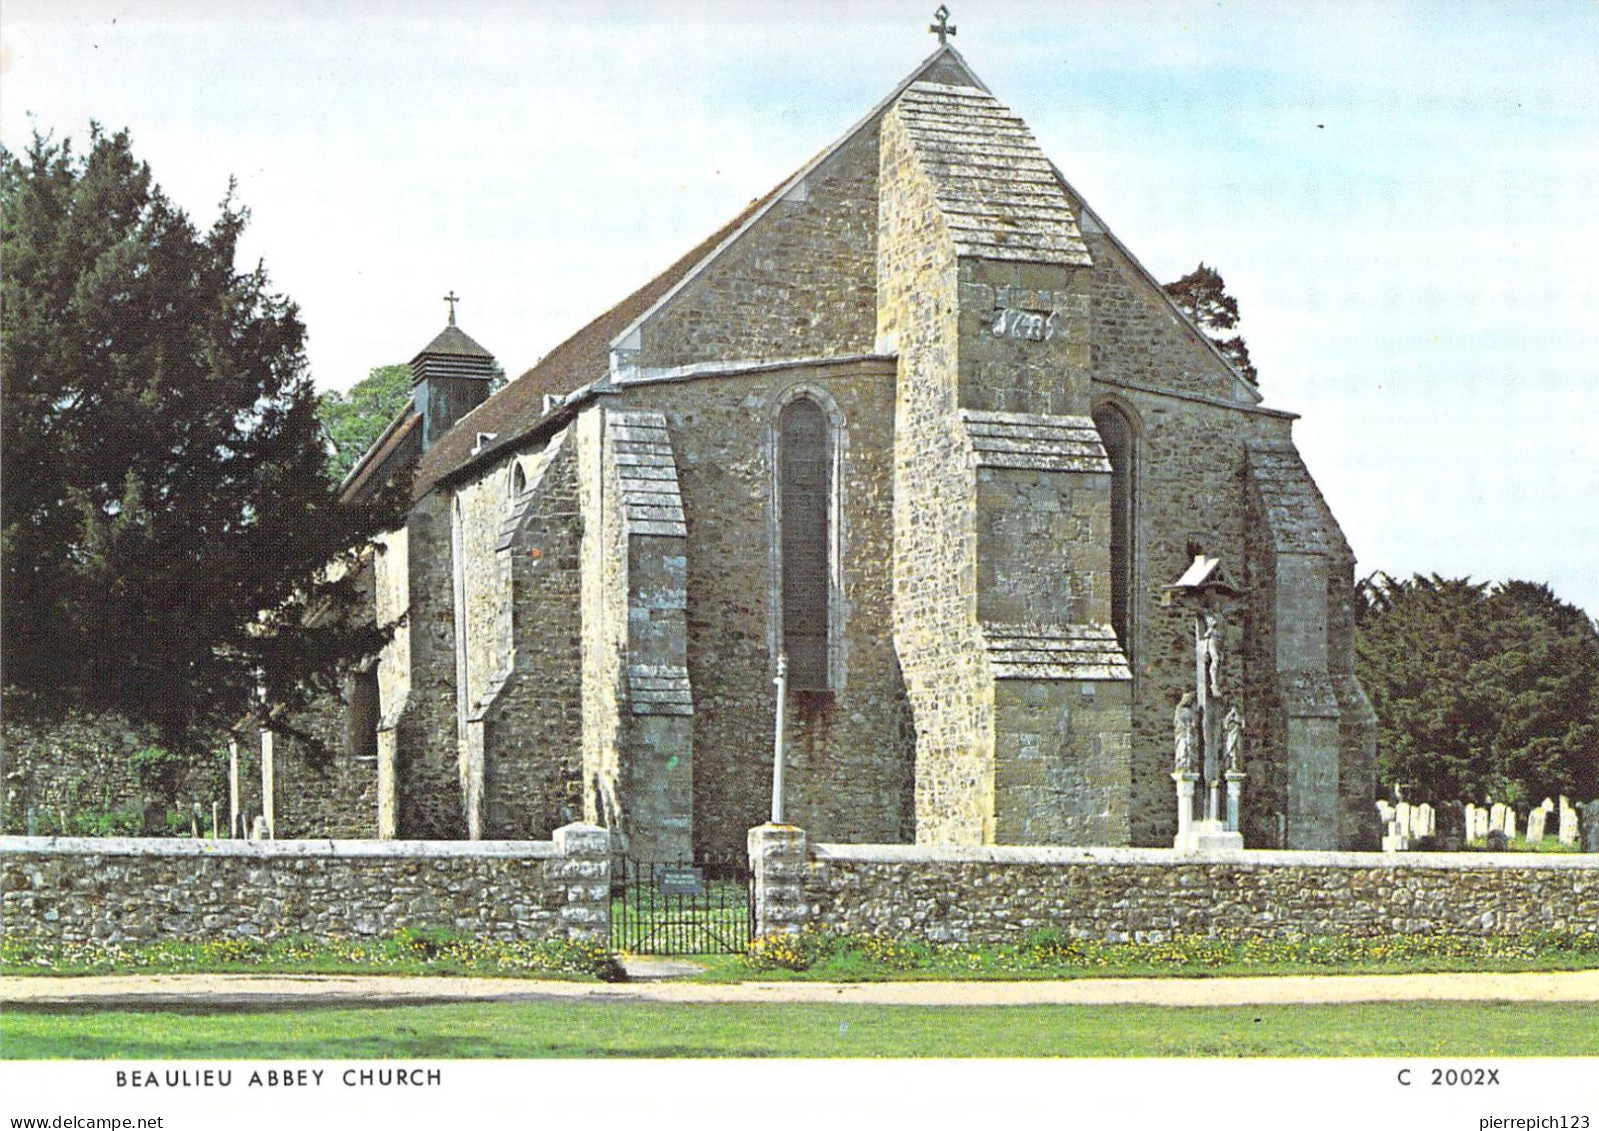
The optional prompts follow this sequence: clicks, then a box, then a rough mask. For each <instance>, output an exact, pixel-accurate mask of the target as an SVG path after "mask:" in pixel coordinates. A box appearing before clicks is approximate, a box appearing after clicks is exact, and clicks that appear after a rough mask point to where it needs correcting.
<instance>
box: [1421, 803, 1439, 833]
mask: <svg viewBox="0 0 1599 1131" xmlns="http://www.w3.org/2000/svg"><path fill="white" fill-rule="evenodd" d="M1421 813H1422V817H1423V818H1424V819H1425V820H1426V822H1427V834H1426V835H1427V836H1434V837H1435V836H1437V835H1438V810H1437V809H1436V808H1435V807H1434V806H1433V805H1432V803H1431V802H1423V803H1422V806H1421Z"/></svg>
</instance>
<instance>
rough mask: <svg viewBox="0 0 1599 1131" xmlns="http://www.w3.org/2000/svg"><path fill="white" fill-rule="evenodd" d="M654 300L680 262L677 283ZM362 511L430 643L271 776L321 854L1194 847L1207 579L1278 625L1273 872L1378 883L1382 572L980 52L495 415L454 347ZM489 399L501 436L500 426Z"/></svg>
mask: <svg viewBox="0 0 1599 1131" xmlns="http://www.w3.org/2000/svg"><path fill="white" fill-rule="evenodd" d="M646 266H647V265H646ZM453 323H454V319H453V316H452V319H451V325H450V326H449V327H448V328H446V329H445V331H444V332H443V333H442V334H440V335H439V336H438V338H437V339H435V340H434V341H433V343H432V344H431V345H429V346H428V347H427V348H426V349H424V350H423V351H422V352H421V353H420V354H418V355H417V357H416V359H415V361H413V362H412V370H413V374H414V379H415V381H416V395H415V398H414V404H413V405H412V406H411V407H409V408H407V409H406V410H405V412H404V413H402V414H401V415H400V416H399V417H398V418H397V419H396V420H395V421H394V422H393V423H392V424H391V425H390V427H389V429H388V431H387V432H386V433H385V434H384V435H383V437H382V438H381V439H380V440H379V441H378V442H377V444H376V445H374V447H373V449H372V450H371V451H370V452H369V453H368V454H367V455H366V457H365V458H364V460H363V462H362V463H361V464H360V465H358V466H357V467H356V469H355V470H354V471H353V472H352V473H351V476H350V478H349V479H348V480H347V481H346V487H345V490H346V495H347V497H356V496H358V495H360V494H361V493H362V492H363V491H368V490H371V489H372V488H373V487H374V486H375V485H376V484H378V483H380V482H382V481H384V480H386V479H390V478H392V477H396V476H400V477H406V476H411V477H414V504H413V507H412V510H411V512H410V516H409V519H408V520H407V522H406V524H405V526H404V527H403V528H402V529H399V530H396V531H394V532H393V533H392V534H390V535H389V536H388V537H387V538H386V539H385V545H384V546H383V548H382V551H381V552H380V553H376V554H374V555H373V556H372V557H371V558H370V564H369V567H368V568H369V571H370V591H371V595H372V601H373V613H374V615H375V616H376V617H377V618H378V620H379V621H380V622H389V621H395V620H397V621H398V622H399V628H398V631H397V633H396V635H395V637H394V639H393V642H392V643H391V644H390V645H389V646H388V648H387V649H386V650H385V651H384V652H383V654H382V655H381V656H380V657H379V658H377V660H376V661H375V662H374V663H373V664H371V665H370V666H369V667H368V668H367V669H366V670H364V671H360V672H356V673H352V675H351V677H350V678H349V680H348V681H347V683H346V694H345V696H344V701H343V702H330V703H329V704H328V707H327V709H326V710H325V711H323V712H320V713H318V715H317V716H316V717H315V718H314V719H312V720H310V722H311V723H312V725H314V726H316V727H318V728H321V729H322V730H323V731H324V732H325V733H326V734H327V736H328V737H330V738H334V737H336V740H337V741H336V742H335V743H334V748H335V750H336V752H337V753H336V755H335V758H334V760H333V763H332V765H331V766H329V767H327V768H325V769H317V768H314V767H313V766H312V765H311V764H310V763H309V761H308V760H307V759H306V758H305V757H303V756H302V754H301V752H299V751H297V750H296V749H295V748H294V745H293V744H292V743H290V742H288V741H287V740H285V739H282V738H278V739H277V740H276V742H275V743H274V741H273V738H272V736H265V738H264V741H263V766H262V771H263V772H262V774H261V781H262V786H263V789H264V796H262V797H261V798H260V806H259V807H260V808H261V809H262V810H263V811H264V812H265V814H266V816H267V825H268V827H269V828H270V829H271V831H272V833H273V834H274V835H276V836H279V837H299V836H338V837H350V836H356V837H368V836H374V835H379V836H384V837H396V836H397V837H415V838H459V837H482V838H542V837H547V836H549V834H550V832H551V831H552V830H553V829H554V828H556V827H558V826H560V825H562V824H565V823H566V822H568V821H571V820H575V819H582V818H586V819H587V820H589V821H592V822H596V823H599V824H602V825H606V826H608V827H609V828H611V829H612V830H613V831H614V832H616V833H618V834H620V835H621V836H622V837H624V838H625V840H624V841H623V843H624V844H625V846H626V848H627V851H628V852H629V853H630V854H632V855H635V856H638V857H643V858H654V859H673V858H683V857H686V856H687V855H688V854H689V853H690V852H691V851H706V850H711V851H728V852H735V853H741V852H742V850H743V847H744V844H745V834H746V830H747V829H749V828H750V827H751V826H754V825H758V824H760V823H761V822H762V821H764V820H765V819H766V817H767V814H768V811H769V808H770V789H771V773H772V749H773V740H772V735H773V728H774V725H775V695H774V688H773V677H774V674H775V672H776V668H777V660H778V657H779V655H786V656H787V657H788V664H789V668H788V670H789V687H790V691H789V696H788V704H787V712H786V714H787V720H786V727H787V742H788V754H787V764H786V772H785V776H786V797H787V807H786V817H787V819H788V820H789V821H791V822H793V823H794V824H796V825H799V826H802V827H803V828H805V829H806V830H807V831H808V833H809V835H810V836H811V838H812V839H814V840H823V841H845V842H875V843H881V842H895V841H916V842H919V843H927V844H1033V845H1036V844H1061V845H1166V846H1170V845H1171V843H1172V838H1173V835H1174V832H1175V830H1176V828H1177V813H1176V802H1175V800H1174V796H1173V789H1172V785H1173V773H1172V750H1173V722H1172V720H1173V708H1174V706H1175V705H1176V704H1177V703H1178V702H1179V699H1180V697H1181V696H1182V694H1183V692H1184V691H1185V690H1187V689H1191V688H1192V687H1193V686H1194V671H1195V657H1194V631H1193V613H1192V610H1190V609H1186V608H1184V607H1182V606H1181V605H1180V604H1178V603H1172V602H1164V603H1163V602H1162V600H1161V599H1160V598H1161V593H1162V591H1163V587H1164V586H1167V585H1169V584H1170V583H1171V582H1173V580H1174V579H1176V578H1178V577H1179V576H1180V575H1183V573H1184V571H1185V569H1187V568H1188V567H1189V565H1190V563H1191V562H1192V561H1193V559H1194V557H1195V555H1196V554H1204V555H1208V556H1210V557H1214V558H1218V559H1220V568H1221V569H1222V570H1224V571H1225V573H1226V575H1227V576H1228V577H1229V578H1230V579H1231V580H1232V581H1233V582H1234V583H1236V587H1237V588H1238V589H1239V590H1241V591H1242V597H1241V598H1239V599H1238V602H1237V608H1236V612H1235V613H1234V614H1233V615H1230V616H1229V617H1228V618H1227V620H1226V622H1225V626H1224V629H1223V632H1224V636H1225V639H1224V640H1223V641H1222V642H1221V645H1222V647H1221V654H1222V655H1224V656H1225V657H1226V662H1225V663H1224V664H1221V665H1219V667H1218V668H1217V669H1216V671H1215V672H1214V673H1213V674H1214V677H1215V679H1216V680H1217V686H1216V687H1215V688H1214V692H1215V693H1216V695H1217V696H1218V701H1224V702H1227V703H1231V704H1241V705H1242V710H1243V714H1244V716H1246V717H1247V718H1248V720H1249V723H1248V727H1247V730H1245V731H1243V732H1242V753H1243V757H1242V763H1243V764H1242V769H1243V770H1245V771H1247V775H1248V781H1249V789H1248V791H1247V793H1246V794H1245V795H1244V800H1243V812H1242V815H1241V827H1242V831H1243V835H1244V839H1245V842H1246V843H1247V844H1248V846H1249V847H1253V848H1271V847H1289V848H1327V849H1330V848H1376V847H1377V845H1376V841H1375V833H1376V830H1375V827H1374V822H1373V819H1372V817H1371V816H1370V811H1371V799H1372V796H1373V775H1374V766H1373V762H1374V758H1373V742H1374V719H1373V716H1372V713H1371V709H1370V707H1369V705H1368V704H1367V702H1366V698H1365V696H1364V694H1363V693H1362V691H1361V689H1360V686H1359V684H1358V683H1357V682H1356V680H1355V678H1354V676H1353V674H1352V672H1351V665H1352V633H1353V609H1352V600H1353V568H1354V565H1353V557H1352V554H1351V552H1350V549H1349V547H1348V545H1347V543H1346V542H1345V541H1344V538H1343V536H1342V534H1341V532H1340V531H1339V528H1338V525H1337V523H1336V522H1335V520H1334V519H1333V516H1332V514H1331V513H1330V511H1329V510H1328V508H1327V506H1326V504H1325V502H1324V501H1323V499H1322V496H1321V494H1320V492H1319V491H1318V490H1317V489H1316V486H1315V484H1314V482H1313V481H1312V479H1311V476H1310V473H1309V472H1308V471H1307V470H1306V468H1305V466H1304V464H1303V463H1302V462H1301V460H1300V458H1299V455H1298V453H1297V452H1296V451H1295V449H1294V446H1293V442H1292V440H1291V438H1290V431H1291V424H1292V420H1293V419H1294V418H1293V416H1292V415H1291V414H1288V413H1285V412H1280V411H1276V410H1272V409H1267V408H1263V407H1261V406H1260V404H1259V401H1260V397H1259V395H1258V394H1257V393H1256V392H1255V391H1254V389H1253V388H1252V387H1251V386H1250V385H1248V384H1247V383H1246V382H1245V381H1243V380H1242V379H1241V378H1240V377H1239V376H1238V374H1237V373H1235V372H1234V371H1233V370H1232V369H1231V368H1230V367H1229V365H1228V364H1227V363H1226V361H1224V360H1223V359H1222V357H1221V356H1220V355H1219V354H1218V353H1217V352H1216V351H1215V349H1214V348H1213V347H1212V346H1211V344H1210V343H1209V341H1208V340H1207V338H1206V337H1205V336H1204V335H1203V334H1202V333H1200V332H1199V331H1197V330H1196V329H1195V328H1194V327H1193V326H1192V325H1190V324H1189V322H1188V321H1187V320H1186V319H1185V318H1184V317H1183V315H1182V314H1180V313H1179V312H1178V311H1177V309H1176V308H1175V307H1174V306H1173V305H1172V303H1171V302H1170V301H1169V300H1168V298H1167V297H1166V295H1165V294H1164V293H1163V292H1162V290H1161V288H1160V286H1159V285H1158V284H1157V283H1156V282H1155V281H1154V280H1153V279H1152V278H1151V277H1150V276H1149V275H1148V273H1147V272H1145V270H1144V269H1143V268H1142V267H1141V266H1140V265H1139V264H1138V262H1137V261H1136V260H1135V259H1134V258H1133V257H1132V255H1131V254H1130V253H1129V252H1128V250H1127V249H1126V248H1124V247H1123V246H1122V245H1121V243H1120V242H1119V241H1118V240H1117V239H1116V237H1115V236H1114V235H1112V234H1111V233H1110V232H1109V231H1107V230H1106V228H1105V227H1104V225H1103V224H1102V223H1101V222H1100V220H1099V218H1098V216H1096V215H1095V213H1094V212H1093V210H1092V209H1091V208H1090V207H1089V206H1088V204H1087V203H1086V202H1085V201H1084V200H1083V199H1082V198H1081V197H1080V196H1079V195H1078V194H1077V193H1076V192H1075V191H1074V190H1073V189H1072V187H1071V185H1070V184H1069V183H1068V182H1067V181H1066V179H1065V178H1064V177H1063V176H1062V175H1061V173H1060V172H1059V171H1058V170H1057V169H1056V168H1055V167H1054V165H1053V164H1051V162H1050V161H1049V159H1048V158H1047V157H1046V156H1045V155H1044V154H1043V152H1041V151H1040V149H1039V148H1038V145H1037V143H1036V142H1035V141H1034V139H1033V136H1032V134H1031V133H1030V132H1029V130H1028V128H1027V126H1026V125H1025V123H1023V122H1022V121H1021V119H1020V118H1018V117H1017V116H1016V115H1015V114H1013V113H1012V112H1011V111H1010V110H1009V109H1008V108H1007V107H1005V106H1004V105H1003V104H1002V103H1001V102H999V101H998V100H997V99H996V98H995V97H994V96H993V95H992V94H990V93H989V91H988V89H987V88H986V87H985V86H984V85H983V84H982V82H981V81H980V80H979V79H978V78H977V77H976V76H975V75H973V74H972V73H971V71H970V70H969V69H968V68H967V66H966V64H965V61H964V60H963V59H962V58H961V56H960V55H959V54H958V53H957V52H955V51H954V50H953V49H952V48H951V47H948V46H940V47H939V49H938V50H937V51H936V52H935V53H934V54H933V56H932V57H931V58H930V59H928V60H927V61H926V62H925V63H924V64H923V65H922V66H920V67H919V68H918V69H917V70H916V71H915V72H914V73H913V74H912V75H911V76H910V77H909V78H907V79H906V80H905V81H904V82H903V83H902V84H901V85H900V86H899V87H898V88H897V89H895V90H894V91H893V93H891V94H890V95H889V96H888V98H887V99H885V100H884V101H883V102H882V103H881V105H879V106H878V107H877V108H875V109H874V110H872V111H871V113H870V114H869V115H867V117H866V118H865V119H864V120H863V121H862V122H861V124H860V125H858V126H857V127H855V128H854V129H853V130H851V131H850V132H849V133H848V134H846V135H845V136H844V137H843V138H841V139H840V140H839V141H838V142H837V143H836V144H834V145H832V146H831V147H829V148H828V149H827V150H825V151H824V152H823V153H822V154H821V155H820V156H819V157H817V158H816V159H814V160H813V161H811V162H810V163H809V164H807V165H806V166H805V167H804V168H802V169H801V170H800V171H799V172H797V173H796V174H795V175H794V176H793V177H791V178H789V179H788V180H787V181H785V182H784V183H782V184H781V185H779V186H778V187H777V188H775V189H774V190H772V191H771V192H770V193H768V194H767V195H766V196H764V197H763V198H761V199H760V200H758V201H756V202H755V203H753V204H752V205H751V206H750V207H749V208H748V209H746V210H745V212H744V213H743V214H741V215H739V216H737V217H735V218H734V219H733V220H732V221H731V222H729V223H728V224H727V225H726V226H725V227H724V228H722V229H721V230H720V231H718V232H716V233H714V234H713V235H711V236H710V237H709V238H707V239H706V240H705V241H704V242H703V243H702V244H700V245H699V246H698V247H697V248H695V249H694V250H693V251H691V252H690V253H689V254H688V255H687V256H685V257H684V258H683V259H681V260H679V261H678V262H677V263H675V264H673V265H672V266H671V267H669V268H667V269H666V271H665V272H663V273H662V274H660V275H659V276H657V277H656V278H655V279H654V280H653V281H651V282H649V283H648V284H646V285H645V286H644V287H643V288H642V289H640V290H639V291H637V292H635V293H634V294H632V295H630V296H628V297H627V298H626V299H624V300H623V301H622V302H621V303H619V304H618V305H617V306H615V307H614V308H612V309H611V310H609V311H608V312H606V313H605V314H603V315H601V316H600V317H599V318H597V319H596V320H595V321H593V322H591V323H590V324H589V325H587V326H585V327H584V328H583V329H581V330H579V331H578V332H577V333H576V334H575V335H573V336H572V337H571V338H570V339H568V340H567V341H566V342H564V343H563V344H561V345H560V346H558V347H557V348H556V349H554V350H553V351H552V352H551V353H550V354H549V355H548V356H547V357H545V358H544V359H543V360H542V361H541V362H540V363H539V364H538V365H536V366H535V367H534V368H532V369H531V370H529V371H528V372H526V373H524V374H523V375H522V376H521V377H519V378H518V379H516V380H514V381H512V382H511V383H510V384H509V385H507V386H506V387H505V388H504V389H503V390H501V391H500V392H498V393H497V394H495V395H494V396H493V397H492V398H488V397H487V393H488V387H489V379H490V377H491V376H492V375H493V374H494V372H495V369H496V366H495V364H494V360H493V358H492V357H490V355H489V353H488V351H486V350H484V349H483V348H482V347H481V346H479V345H478V344H477V343H475V342H474V341H473V340H472V339H471V338H469V337H468V336H467V335H466V334H465V333H463V332H462V331H461V330H460V329H458V328H457V327H456V326H455V325H454V324H453ZM485 398H487V399H485Z"/></svg>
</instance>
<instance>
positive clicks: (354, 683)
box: [345, 660, 381, 758]
mask: <svg viewBox="0 0 1599 1131" xmlns="http://www.w3.org/2000/svg"><path fill="white" fill-rule="evenodd" d="M348 694H349V702H348V704H347V706H346V709H345V724H346V731H345V738H346V741H347V743H348V748H349V751H350V756H351V757H353V758H376V757H377V756H378V722H379V718H380V714H381V708H380V699H379V694H378V665H377V661H376V660H368V661H367V662H366V663H364V664H362V665H360V666H359V667H357V668H356V669H355V670H354V671H353V672H351V673H350V680H349V685H348Z"/></svg>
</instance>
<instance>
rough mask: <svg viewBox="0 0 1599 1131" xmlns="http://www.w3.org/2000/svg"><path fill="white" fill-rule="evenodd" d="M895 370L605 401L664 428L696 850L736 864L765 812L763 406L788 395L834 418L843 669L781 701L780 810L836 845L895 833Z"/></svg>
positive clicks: (898, 699) (898, 813)
mask: <svg viewBox="0 0 1599 1131" xmlns="http://www.w3.org/2000/svg"><path fill="white" fill-rule="evenodd" d="M893 375H894V366H893V362H892V361H887V360H860V361H847V362H837V363H825V364H817V365H810V366H795V367H780V368H772V369H765V370H757V371H753V372H748V373H742V374H740V373H734V374H729V375H725V376H708V377H703V378H697V379H695V380H691V381H675V382H670V383H660V384H653V385H638V386H630V387H627V388H625V389H624V390H622V392H621V394H620V395H619V396H617V397H616V398H614V399H611V398H608V399H607V401H606V403H607V405H611V404H615V405H617V406H618V407H620V408H625V409H627V410H630V411H659V412H661V413H662V414H663V415H664V416H665V418H666V421H667V425H668V429H669V431H670V433H671V438H672V446H673V449H674V452H675V458H676V463H677V475H678V487H679V491H680V493H681V497H682V503H683V511H684V515H685V518H686V522H687V527H688V537H687V547H686V556H687V583H688V609H687V618H688V620H687V629H688V672H689V683H690V685H691V687H692V689H693V706H694V714H693V727H694V732H693V733H694V737H693V751H694V756H695V758H696V759H698V760H699V763H700V765H704V766H709V767H711V768H710V769H709V770H708V771H707V772H703V773H701V772H696V773H695V775H694V846H695V848H696V850H697V851H699V852H702V853H712V854H716V855H726V854H729V853H731V854H741V853H742V852H743V850H744V838H745V830H747V829H748V828H749V827H750V826H751V825H752V824H755V823H757V822H759V821H760V820H762V819H763V818H764V817H765V816H766V815H767V813H769V812H770V808H771V785H770V783H771V774H772V762H771V759H772V730H773V726H774V722H775V690H774V688H773V686H772V678H773V675H774V673H775V670H776V648H777V643H776V620H775V615H776V613H775V608H774V595H773V594H774V588H775V578H774V576H773V570H774V560H773V554H772V539H773V536H774V533H775V517H774V515H773V513H772V496H773V484H774V480H775V470H774V466H773V460H774V458H775V446H774V441H773V435H772V433H773V428H774V424H775V420H776V413H777V406H778V405H779V404H780V403H781V402H782V400H783V398H784V397H785V396H786V395H790V394H792V393H793V392H794V391H795V390H796V389H803V390H809V391H810V392H812V393H813V394H816V395H820V396H821V397H824V398H825V399H826V400H828V401H830V402H831V404H832V405H833V407H834V408H835V409H836V410H837V413H838V416H839V418H840V419H841V421H842V429H843V431H842V435H841V436H840V437H839V448H840V458H839V463H838V468H837V472H838V476H837V484H836V491H837V496H838V502H839V514H841V515H842V525H841V528H840V529H839V531H838V538H837V540H836V541H837V549H838V554H839V561H838V563H837V567H838V568H837V576H838V589H839V592H838V595H837V596H838V599H839V600H841V601H842V602H843V608H842V615H841V616H840V617H839V619H838V621H837V622H836V627H837V630H838V632H839V634H840V636H841V639H840V640H839V641H838V648H837V649H836V655H837V656H838V657H839V658H840V660H841V663H840V667H839V670H837V671H835V672H834V673H833V674H834V686H833V687H832V688H831V689H829V690H826V691H806V692H797V691H796V692H793V693H791V695H790V699H789V711H788V743H789V746H788V762H787V775H786V781H787V791H786V793H787V808H788V812H789V814H790V815H791V816H792V817H793V818H794V819H796V820H803V821H804V822H806V823H807V824H808V825H809V826H810V827H813V828H816V829H818V830H822V829H825V830H828V831H827V832H826V833H825V834H824V835H827V836H829V837H832V838H837V839H843V840H869V841H894V840H900V839H907V838H908V836H909V807H910V799H911V784H910V783H911V760H910V750H909V748H908V745H907V742H906V739H905V734H904V726H905V714H906V711H907V708H906V703H905V699H904V695H903V692H902V691H901V690H900V688H901V684H900V678H899V668H898V663H897V661H896V658H895V655H894V649H893V643H892V634H891V632H890V627H889V626H890V562H891V558H892V549H891V546H892V541H891V538H892V522H893V493H892V470H891V468H892V463H891V461H892V451H893V412H894V409H893V397H894V376H893Z"/></svg>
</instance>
